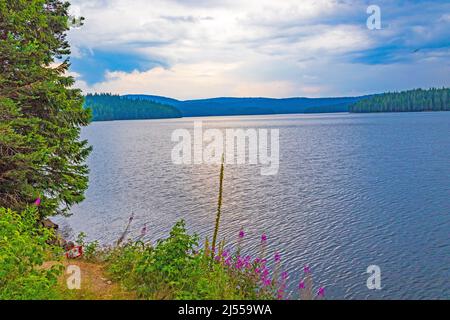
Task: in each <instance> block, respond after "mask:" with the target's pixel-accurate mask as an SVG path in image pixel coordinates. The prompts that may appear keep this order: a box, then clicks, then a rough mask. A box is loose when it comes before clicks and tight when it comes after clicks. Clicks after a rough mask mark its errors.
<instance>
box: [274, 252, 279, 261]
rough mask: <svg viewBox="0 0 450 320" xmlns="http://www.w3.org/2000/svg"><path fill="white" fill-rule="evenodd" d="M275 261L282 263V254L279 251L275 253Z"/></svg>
mask: <svg viewBox="0 0 450 320" xmlns="http://www.w3.org/2000/svg"><path fill="white" fill-rule="evenodd" d="M274 259H275V262H280V261H281V255H280V253H279V252H278V251H277V252H275V256H274Z"/></svg>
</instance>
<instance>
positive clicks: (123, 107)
mask: <svg viewBox="0 0 450 320" xmlns="http://www.w3.org/2000/svg"><path fill="white" fill-rule="evenodd" d="M84 106H85V108H90V109H91V110H92V115H93V121H110V120H136V119H164V118H180V117H181V112H180V111H179V110H178V109H177V108H175V107H173V106H171V105H165V104H161V103H156V102H153V101H149V100H143V99H129V98H125V97H121V96H119V95H112V94H107V93H101V94H93V95H92V94H88V95H87V96H86V98H85V104H84Z"/></svg>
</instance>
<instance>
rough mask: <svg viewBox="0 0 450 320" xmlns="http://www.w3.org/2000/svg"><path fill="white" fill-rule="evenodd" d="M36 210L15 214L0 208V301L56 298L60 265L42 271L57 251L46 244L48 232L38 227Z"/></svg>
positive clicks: (51, 235) (52, 235)
mask: <svg viewBox="0 0 450 320" xmlns="http://www.w3.org/2000/svg"><path fill="white" fill-rule="evenodd" d="M37 218H38V214H37V211H36V210H35V209H27V210H25V211H24V212H23V213H21V214H18V213H15V212H13V211H11V210H10V209H5V208H0V299H2V300H9V299H14V300H29V299H30V300H31V299H34V300H41V299H56V298H58V293H57V289H56V288H57V286H56V284H57V279H58V275H59V274H60V273H61V272H62V266H61V265H54V266H52V267H50V268H43V267H42V265H43V263H44V261H47V260H51V259H52V260H54V257H55V256H56V254H57V253H58V252H57V249H56V248H55V247H54V246H52V245H50V244H49V242H50V240H51V239H52V237H54V234H53V232H52V231H51V230H49V229H46V228H43V227H41V226H40V225H39V224H38V222H37V221H38V220H37Z"/></svg>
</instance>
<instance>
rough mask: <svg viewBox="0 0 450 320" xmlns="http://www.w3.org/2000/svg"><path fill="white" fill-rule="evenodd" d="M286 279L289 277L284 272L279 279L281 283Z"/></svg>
mask: <svg viewBox="0 0 450 320" xmlns="http://www.w3.org/2000/svg"><path fill="white" fill-rule="evenodd" d="M288 277H289V275H288V273H287V272H286V271H283V272H282V273H281V279H283V281H284V280H286V279H287V278H288Z"/></svg>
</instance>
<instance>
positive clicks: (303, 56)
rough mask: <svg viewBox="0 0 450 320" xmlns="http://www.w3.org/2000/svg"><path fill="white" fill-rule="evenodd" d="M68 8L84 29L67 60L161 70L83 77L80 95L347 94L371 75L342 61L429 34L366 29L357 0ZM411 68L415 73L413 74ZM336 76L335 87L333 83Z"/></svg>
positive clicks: (78, 3)
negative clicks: (97, 56) (89, 58)
mask: <svg viewBox="0 0 450 320" xmlns="http://www.w3.org/2000/svg"><path fill="white" fill-rule="evenodd" d="M72 3H73V5H74V6H75V7H76V10H75V11H76V12H77V13H80V14H81V15H83V16H85V17H86V22H85V26H83V27H82V28H80V29H75V30H72V31H71V32H70V33H69V40H70V42H71V44H72V48H73V50H72V51H73V55H74V57H78V58H81V57H82V56H83V54H86V52H89V50H91V51H92V50H101V51H106V52H108V51H111V52H122V53H132V54H138V55H139V56H141V57H143V59H146V58H147V59H149V60H153V61H155V60H156V61H161V62H163V63H164V65H165V66H167V67H166V68H161V67H158V68H153V69H150V70H140V71H137V70H135V71H133V72H128V73H127V72H124V71H121V70H120V68H117V69H114V68H111V70H105V72H106V74H105V75H106V77H105V79H104V81H102V82H100V83H96V84H93V85H90V86H89V85H87V83H86V82H85V81H83V77H78V78H77V85H79V86H80V87H81V88H82V89H83V90H86V91H94V90H97V91H111V92H117V93H149V94H161V95H167V96H172V97H177V98H195V97H206V96H215V95H219V96H225V95H239V96H249V95H257V96H262V95H267V96H287V95H289V96H292V95H308V96H323V95H347V94H349V93H350V92H353V91H349V90H347V91H346V89H344V88H345V85H344V84H343V83H342V82H343V81H344V79H348V81H351V80H352V79H353V78H355V75H352V74H353V73H355V72H357V71H358V72H363V71H364V70H366V71H368V70H372V68H371V66H369V65H367V66H364V65H358V64H351V63H348V59H349V57H350V56H351V55H352V54H353V53H355V52H362V51H364V50H370V49H374V48H376V47H377V46H379V45H380V43H381V44H384V43H386V44H388V43H389V41H393V40H392V39H394V40H395V39H397V38H400V33H401V32H402V30H404V28H406V27H408V28H409V29H408V30H410V31H411V34H414V37H417V38H420V37H421V38H424V39H426V40H427V41H431V40H429V39H431V38H433V34H434V33H436V32H433V29H430V28H428V27H427V26H423V25H417V26H407V21H408V20H407V19H406V20H405V19H403V20H401V19H400V18H399V20H395V19H391V20H390V21H388V22H386V24H385V25H388V26H389V25H390V26H391V27H387V28H385V29H384V30H381V31H378V32H373V31H369V30H368V29H367V28H366V25H365V19H366V18H367V15H366V12H365V7H366V5H367V4H365V3H364V1H343V0H302V1H300V0H284V1H276V0H246V1H241V0H219V1H206V0H150V1H149V0H110V1H106V0H94V1H92V0H73V1H72ZM387 6H388V5H387V4H386V5H384V6H382V13H383V12H386V11H388V10H387V9H388V8H387ZM438 18H440V19H441V21H443V23H447V22H448V15H442V14H440V15H439V17H438ZM446 21H447V22H446ZM392 26H393V27H392ZM444 27H445V26H444ZM440 29H443V27H440ZM409 41H411V42H412V43H414V41H415V40H413V39H409ZM405 43H406V41H405ZM130 56H131V55H130ZM433 57H434V58H435V59H442V57H439V56H437V58H436V56H433ZM346 60H347V61H346ZM423 60H424V59H423ZM429 62H430V61H425V62H424V63H429ZM438 62H439V61H437V62H435V63H438ZM345 68H346V69H345ZM419 69H420V70H422V71H423V70H425V69H424V68H418V70H419ZM382 70H387V69H383V68H382ZM410 70H411V72H413V70H414V68H413V66H410ZM338 72H339V73H338ZM342 73H344V74H342ZM345 73H348V74H345ZM367 74H368V73H367V72H363V73H362V74H359V75H357V76H356V77H357V78H358V79H360V81H362V82H363V83H371V79H365V78H364V75H366V76H367ZM383 76H384V77H389V75H388V74H384V75H383ZM337 77H341V78H342V81H336V82H333V81H332V79H335V78H337ZM439 81H440V82H442V81H445V79H441V78H439ZM362 91H364V90H360V91H358V92H356V93H362ZM365 91H370V88H366V90H365Z"/></svg>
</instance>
